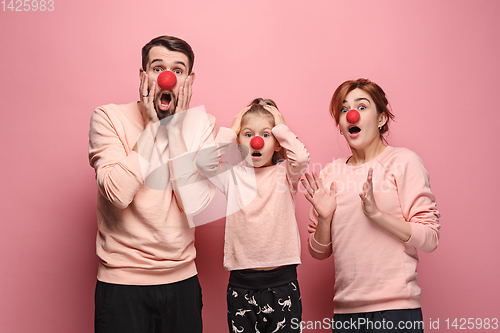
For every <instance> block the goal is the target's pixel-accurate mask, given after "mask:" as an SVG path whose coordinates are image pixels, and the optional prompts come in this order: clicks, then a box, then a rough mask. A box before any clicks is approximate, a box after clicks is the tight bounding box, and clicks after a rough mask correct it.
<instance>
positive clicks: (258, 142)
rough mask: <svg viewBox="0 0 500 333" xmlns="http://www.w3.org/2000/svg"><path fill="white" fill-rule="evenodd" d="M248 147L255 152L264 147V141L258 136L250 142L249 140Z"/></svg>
mask: <svg viewBox="0 0 500 333" xmlns="http://www.w3.org/2000/svg"><path fill="white" fill-rule="evenodd" d="M250 146H251V147H252V148H253V149H255V150H259V149H261V148H262V147H264V139H262V138H261V137H260V136H254V137H253V138H252V140H250Z"/></svg>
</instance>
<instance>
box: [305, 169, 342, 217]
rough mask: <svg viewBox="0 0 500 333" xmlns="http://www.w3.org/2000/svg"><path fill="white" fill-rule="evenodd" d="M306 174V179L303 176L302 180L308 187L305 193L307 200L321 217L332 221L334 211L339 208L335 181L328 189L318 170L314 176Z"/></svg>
mask: <svg viewBox="0 0 500 333" xmlns="http://www.w3.org/2000/svg"><path fill="white" fill-rule="evenodd" d="M304 176H305V178H306V179H304V178H302V179H301V180H300V181H301V182H302V185H303V186H304V188H305V189H306V193H305V194H304V195H305V197H306V199H307V201H309V202H310V203H311V204H312V205H313V207H314V209H315V210H316V213H318V215H319V216H320V217H321V218H324V219H325V220H328V221H331V220H332V217H333V213H335V210H336V209H337V199H336V198H335V182H333V183H332V184H331V185H330V188H329V189H328V190H327V189H325V188H324V187H323V181H322V180H321V179H319V177H318V175H317V174H316V172H313V175H312V176H311V175H310V174H309V173H307V172H306V173H305V175H304Z"/></svg>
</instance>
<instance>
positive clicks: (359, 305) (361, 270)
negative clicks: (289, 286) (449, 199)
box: [309, 147, 440, 313]
mask: <svg viewBox="0 0 500 333" xmlns="http://www.w3.org/2000/svg"><path fill="white" fill-rule="evenodd" d="M346 161H347V159H346V158H341V159H338V160H335V161H334V162H333V163H331V164H329V165H327V166H326V168H324V169H323V170H322V171H321V173H320V178H321V179H322V180H323V185H324V186H325V187H327V188H329V187H330V185H331V183H332V182H333V181H335V184H336V189H337V192H336V199H337V210H336V211H335V213H334V216H333V221H332V243H330V244H328V245H322V244H319V243H318V242H317V241H316V240H315V239H314V231H315V230H316V225H317V215H316V214H315V212H314V209H311V214H310V218H311V220H312V221H313V224H312V225H311V226H310V228H309V232H310V233H311V234H310V237H309V251H310V253H311V255H312V256H313V257H315V258H317V259H325V258H327V257H329V256H330V255H331V254H332V252H333V256H334V261H335V288H334V289H335V296H334V299H333V300H334V305H335V310H334V312H335V313H357V312H372V311H382V310H389V309H412V308H418V307H420V287H419V286H418V285H417V277H418V273H417V263H418V254H417V249H420V250H422V251H425V252H432V251H433V250H434V249H436V247H437V245H438V240H439V228H440V225H439V221H438V219H439V217H440V215H439V212H438V211H437V209H436V202H435V199H434V195H433V194H432V192H431V189H430V184H429V175H428V173H427V171H426V169H425V168H424V165H423V163H422V161H421V160H420V158H419V157H418V156H417V155H416V154H415V153H413V152H412V151H410V150H408V149H405V148H394V147H387V148H386V149H385V150H384V152H383V153H382V154H380V155H379V156H378V157H377V158H375V159H373V160H371V161H369V162H366V163H364V164H362V165H357V166H351V165H348V164H346ZM370 167H373V184H374V195H375V200H376V202H377V205H378V207H379V209H380V210H381V211H383V212H386V213H388V214H390V215H392V216H394V217H397V218H398V219H401V220H405V221H408V222H409V223H410V226H411V238H410V239H409V240H408V241H407V242H406V243H404V242H402V241H401V240H399V239H398V238H396V237H395V236H393V235H391V234H389V233H387V232H386V231H384V230H382V229H381V228H380V227H378V226H377V225H375V224H374V223H373V222H371V221H370V220H369V219H368V218H367V217H366V216H365V215H364V213H363V210H362V205H361V198H360V197H359V193H360V192H361V191H362V186H363V184H364V183H365V182H366V177H367V174H368V170H369V168H370Z"/></svg>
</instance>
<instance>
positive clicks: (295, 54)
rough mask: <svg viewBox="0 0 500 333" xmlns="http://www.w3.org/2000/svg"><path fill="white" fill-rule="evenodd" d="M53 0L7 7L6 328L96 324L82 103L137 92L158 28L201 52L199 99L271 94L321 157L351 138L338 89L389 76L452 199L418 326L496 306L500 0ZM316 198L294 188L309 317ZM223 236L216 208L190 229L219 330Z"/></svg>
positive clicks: (316, 282) (321, 288)
mask: <svg viewBox="0 0 500 333" xmlns="http://www.w3.org/2000/svg"><path fill="white" fill-rule="evenodd" d="M9 1H10V0H7V2H9ZM0 6H1V4H0ZM54 7H55V10H54V11H53V12H39V11H38V12H11V11H10V10H6V11H3V10H2V11H1V12H0V28H1V29H0V36H1V39H0V40H1V50H2V52H1V53H0V73H1V86H0V97H1V102H2V108H1V110H2V111H1V112H2V118H3V119H2V121H1V131H0V136H1V142H2V144H3V145H2V163H1V166H0V168H1V171H2V175H3V177H2V178H3V180H2V191H1V200H0V205H1V206H0V207H1V209H0V212H1V215H0V216H1V221H2V232H1V235H0V253H1V254H0V256H1V267H2V268H1V269H2V274H0V286H1V287H0V288H1V289H0V331H1V332H9V333H10V332H15V333H19V332H29V333H32V332H37V333H45V332H71V333H80V332H81V333H84V332H85V333H86V332H92V330H93V293H94V286H95V276H96V267H97V257H96V256H95V235H96V214H95V208H96V192H97V189H96V185H95V182H94V172H93V170H92V169H91V168H90V166H89V164H88V160H87V142H88V127H89V119H90V114H91V112H92V110H93V109H94V108H95V107H97V106H99V105H102V104H107V103H126V102H130V101H133V100H135V99H137V98H138V87H139V76H138V74H139V66H140V61H141V60H140V49H141V47H142V46H143V45H144V44H145V43H147V42H148V41H149V40H150V39H151V38H153V37H156V36H158V35H163V34H170V35H174V36H178V37H181V38H183V39H185V40H187V41H188V42H189V43H190V44H191V45H192V47H193V48H194V50H195V53H196V62H195V72H196V74H197V79H196V81H195V84H194V97H193V99H192V104H191V105H192V106H197V105H202V104H203V105H205V107H206V109H207V111H208V112H209V113H211V114H213V115H215V116H216V117H217V119H218V125H219V126H221V125H222V126H228V125H230V123H231V120H232V118H233V116H234V115H235V114H236V113H237V112H238V111H239V110H240V109H241V108H243V107H244V106H245V105H246V104H247V103H248V102H249V101H250V100H251V99H253V98H254V97H259V96H262V97H269V98H273V99H274V100H275V101H276V102H277V103H278V106H279V107H280V109H281V111H282V112H283V114H284V115H285V119H286V121H287V124H288V125H289V126H290V127H291V128H292V130H293V131H294V132H295V133H296V134H297V135H298V136H299V138H300V139H301V140H302V141H303V142H304V143H305V144H306V146H307V148H308V149H309V151H310V153H311V169H314V170H316V171H319V170H320V169H321V168H322V167H323V166H325V165H326V163H328V162H329V161H331V160H332V158H334V157H341V156H344V155H346V154H348V153H349V151H348V149H347V147H346V144H345V143H344V141H343V139H342V138H341V137H340V136H339V134H338V130H337V129H336V127H335V126H334V122H333V120H332V119H331V118H330V117H329V115H328V105H329V101H330V98H331V96H332V94H333V91H334V90H335V88H336V87H337V86H338V85H339V84H340V83H341V82H343V81H345V80H347V79H356V78H358V77H368V78H370V79H372V80H374V81H375V82H377V83H379V84H380V85H381V86H382V87H383V88H384V90H385V91H386V93H387V95H388V97H389V100H390V102H391V104H392V107H393V110H394V113H395V114H396V122H395V123H393V124H392V130H391V135H390V137H389V140H390V143H391V144H392V145H394V146H405V147H408V148H410V149H412V150H414V151H415V152H417V153H418V154H419V155H420V157H421V158H422V159H423V161H424V162H425V165H426V167H427V169H428V171H429V173H430V175H431V183H432V188H433V191H434V193H435V195H436V197H437V200H438V208H439V210H440V212H441V214H442V219H441V223H442V229H441V232H442V236H441V242H440V245H439V247H438V249H437V250H436V251H435V252H434V253H432V254H425V253H420V254H421V256H420V258H421V260H420V264H419V271H420V279H419V281H420V282H419V283H420V286H421V287H422V289H423V293H422V302H423V312H424V317H425V325H426V329H428V328H429V320H430V319H432V320H433V321H434V320H437V319H439V320H440V328H441V330H440V331H447V329H446V327H445V324H446V323H445V320H446V318H452V319H453V318H461V317H464V318H493V317H497V318H499V317H500V313H499V308H500V307H499V305H498V304H499V303H498V299H499V296H500V292H499V290H500V288H499V287H498V273H499V271H500V267H499V266H500V265H499V262H500V261H499V259H498V255H499V253H500V248H499V245H498V244H499V242H498V235H499V234H500V227H499V220H498V214H497V208H498V199H499V195H498V190H499V188H500V181H499V179H500V177H499V176H498V172H499V171H498V170H499V167H498V166H499V162H500V161H499V153H498V145H499V141H500V140H499V133H500V131H499V129H498V126H499V123H500V112H498V105H499V101H498V99H499V97H498V96H499V88H500V84H499V82H500V81H499V78H500V66H499V65H498V61H499V59H500V46H499V43H498V36H499V33H500V29H499V28H498V15H499V13H500V2H498V1H494V0H480V1H469V0H439V1H436V0H419V1H402V0H377V1H372V0H371V1H368V0H366V1H362V0H350V1H334V0H330V1H326V0H325V1H320V0H318V1H310V2H308V3H306V1H301V2H299V1H295V2H292V1H285V0H271V1H269V0H266V1H263V0H257V1H239V0H238V1H235V0H227V1H222V0H217V1H211V2H205V1H175V2H174V1H145V2H141V3H139V2H138V1H137V2H134V1H132V2H125V1H60V0H55V6H54ZM1 9H2V8H1V7H0V10H1ZM301 190H302V188H301ZM308 209H309V203H308V202H307V201H306V200H305V198H304V197H303V195H299V196H298V199H297V217H298V220H299V224H300V231H301V235H302V240H303V242H302V245H303V264H302V265H301V266H300V267H299V281H300V284H301V289H302V295H303V296H302V300H303V307H304V312H303V320H306V321H311V320H323V318H328V317H330V316H331V314H332V310H333V305H332V296H333V293H332V279H333V267H332V266H333V261H332V259H331V258H330V259H328V260H326V261H322V262H321V261H316V260H314V259H312V258H311V257H310V256H309V254H308V252H307V246H306V244H307V243H306V238H307V231H306V227H307V224H308V220H307V213H308ZM222 241H223V221H222V220H218V221H216V222H214V223H210V224H207V225H204V226H201V227H199V228H198V230H197V248H198V250H199V254H198V259H197V264H198V268H199V276H200V280H201V283H202V287H203V295H204V310H203V314H204V325H205V332H225V331H226V330H227V328H226V322H225V318H226V305H225V288H226V283H227V276H228V274H227V272H225V271H224V270H223V268H222V245H223V244H222ZM450 330H451V328H450ZM316 331H318V332H326V331H325V330H321V331H320V330H316Z"/></svg>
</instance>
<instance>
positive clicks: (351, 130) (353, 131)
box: [349, 126, 361, 134]
mask: <svg viewBox="0 0 500 333" xmlns="http://www.w3.org/2000/svg"><path fill="white" fill-rule="evenodd" d="M359 132H361V128H359V127H358V126H351V127H349V133H351V134H356V133H359Z"/></svg>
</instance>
